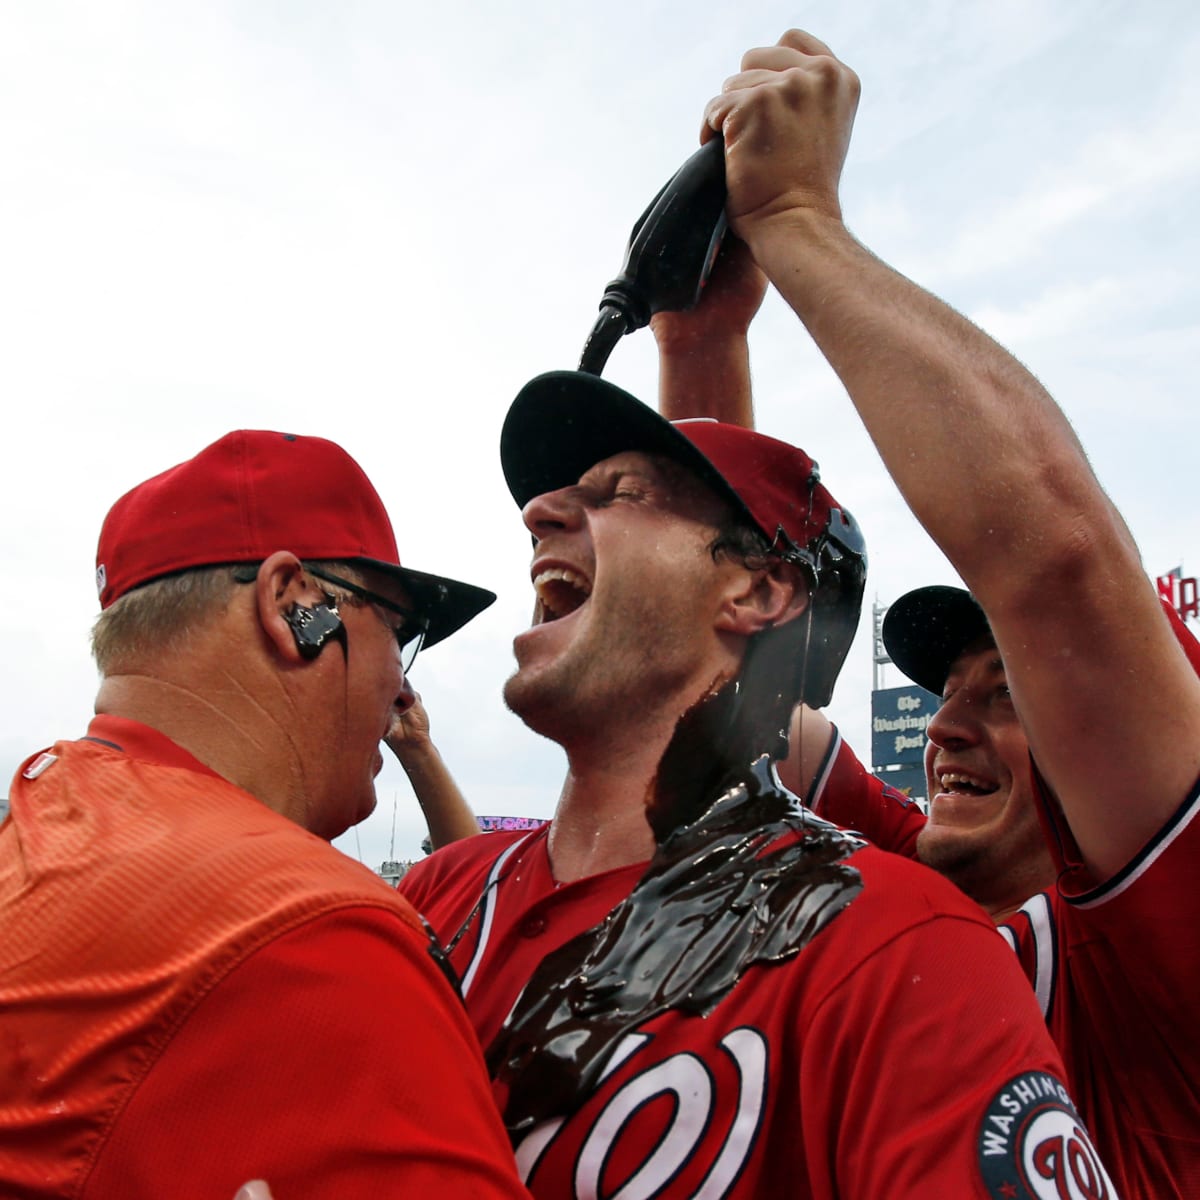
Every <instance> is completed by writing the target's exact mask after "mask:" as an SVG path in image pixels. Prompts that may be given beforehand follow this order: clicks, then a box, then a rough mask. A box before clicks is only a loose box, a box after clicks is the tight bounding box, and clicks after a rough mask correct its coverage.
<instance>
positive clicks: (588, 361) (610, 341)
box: [579, 137, 725, 375]
mask: <svg viewBox="0 0 1200 1200" xmlns="http://www.w3.org/2000/svg"><path fill="white" fill-rule="evenodd" d="M724 235H725V143H724V141H723V140H722V139H721V138H720V137H714V138H712V139H711V140H710V141H708V142H706V143H705V144H704V145H703V146H701V147H700V149H699V150H697V151H696V153H695V154H693V155H692V156H691V158H689V159H688V160H687V162H685V163H684V164H683V166H682V167H680V168H679V170H678V171H676V172H675V174H674V175H673V176H672V177H671V178H670V179H669V180H668V181H667V183H666V185H665V186H664V187H663V189H662V190H661V191H660V192H659V193H658V195H657V196H655V197H654V200H653V201H652V202H651V204H650V207H649V208H647V209H646V211H645V212H644V213H642V215H641V217H640V218H639V219H638V222H637V224H636V225H634V227H633V232H632V233H631V234H630V236H629V246H628V248H627V249H626V251H625V264H624V266H623V267H622V268H621V274H620V275H618V276H617V278H616V279H614V280H613V281H612V283H610V284H609V285H608V288H607V289H606V291H605V293H604V297H603V299H602V300H601V301H600V315H599V317H597V319H596V324H595V325H594V326H593V327H592V332H591V334H590V335H589V336H588V340H587V342H586V343H585V345H584V347H583V354H582V356H581V357H580V360H579V369H580V370H581V371H587V372H588V373H589V374H592V375H599V374H600V373H601V372H602V371H603V370H604V364H605V363H606V362H608V356H609V355H610V354H611V353H612V350H613V347H614V346H615V345H616V344H617V342H618V341H619V340H620V339H621V338H622V337H623V336H624V335H625V334H627V333H632V332H633V331H634V330H635V329H641V327H642V326H643V325H645V324H647V323H648V322H649V320H650V318H651V317H652V316H653V315H654V314H655V313H656V312H677V311H679V310H682V309H688V308H691V307H692V306H693V305H694V304H695V303H696V301H697V300H699V299H700V291H701V289H702V288H703V287H704V283H705V281H706V280H707V279H708V274H709V272H710V271H711V270H712V265H713V260H714V259H715V258H716V257H717V251H718V250H720V248H721V239H722V237H724Z"/></svg>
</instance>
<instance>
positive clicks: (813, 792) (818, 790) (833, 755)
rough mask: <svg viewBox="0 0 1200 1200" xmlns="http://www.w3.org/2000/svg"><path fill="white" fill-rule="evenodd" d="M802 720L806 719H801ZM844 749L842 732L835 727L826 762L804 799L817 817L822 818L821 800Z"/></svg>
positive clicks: (826, 754) (827, 750)
mask: <svg viewBox="0 0 1200 1200" xmlns="http://www.w3.org/2000/svg"><path fill="white" fill-rule="evenodd" d="M800 719H801V720H803V719H804V718H803V717H801V718H800ZM841 748H842V735H841V731H840V730H839V729H838V727H837V726H836V725H834V726H833V737H831V738H830V739H829V746H828V748H827V749H826V751H825V758H824V761H823V762H822V763H821V769H820V770H819V771H818V772H817V775H816V778H815V779H813V783H812V787H810V788H809V789H808V795H807V796H805V797H804V803H805V805H806V806H807V807H809V808H811V809H812V810H813V812H815V813H816V814H817V816H822V815H823V814H822V812H821V798H822V796H823V795H824V792H825V785H826V784H827V783H828V782H829V776H830V775H832V774H833V764H834V763H835V762H837V756H838V751H839V750H840V749H841Z"/></svg>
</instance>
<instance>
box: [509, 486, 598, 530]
mask: <svg viewBox="0 0 1200 1200" xmlns="http://www.w3.org/2000/svg"><path fill="white" fill-rule="evenodd" d="M582 519H583V503H582V501H581V499H580V496H579V489H578V488H574V487H565V488H559V489H558V490H557V491H555V492H543V493H542V494H541V495H540V496H534V498H533V499H532V500H530V501H529V503H528V504H526V505H525V507H524V508H523V509H522V510H521V520H522V521H524V522H525V528H526V529H528V530H529V532H530V533H532V534H533V537H534V541H535V542H538V541H540V540H541V539H542V538H544V537H545V536H546V535H547V534H548V533H554V532H557V531H560V530H564V529H578V528H579V526H580V523H581V522H582Z"/></svg>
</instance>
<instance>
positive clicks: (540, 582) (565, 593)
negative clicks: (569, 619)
mask: <svg viewBox="0 0 1200 1200" xmlns="http://www.w3.org/2000/svg"><path fill="white" fill-rule="evenodd" d="M533 590H534V591H535V592H536V593H537V599H538V605H537V613H536V614H535V622H536V623H537V624H544V623H546V622H547V621H557V620H558V619H559V617H566V616H570V614H571V613H573V612H574V611H575V610H576V609H577V608H579V607H580V606H581V605H582V604H583V602H584V601H585V600H586V599H587V598H588V597H589V596H590V595H591V594H592V585H591V584H590V583H589V582H588V581H587V579H585V578H584V577H583V576H582V575H580V574H579V573H578V572H577V571H572V570H571V569H570V568H569V567H547V568H546V569H545V570H544V571H539V572H538V573H537V575H535V576H534V579H533Z"/></svg>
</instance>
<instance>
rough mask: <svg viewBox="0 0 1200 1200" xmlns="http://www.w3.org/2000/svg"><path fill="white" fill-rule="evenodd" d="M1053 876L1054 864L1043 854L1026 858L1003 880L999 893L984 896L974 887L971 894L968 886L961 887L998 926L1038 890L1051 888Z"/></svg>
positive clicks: (1054, 876)
mask: <svg viewBox="0 0 1200 1200" xmlns="http://www.w3.org/2000/svg"><path fill="white" fill-rule="evenodd" d="M1055 878H1056V872H1055V869H1054V863H1053V861H1052V860H1051V858H1050V855H1049V854H1048V853H1043V854H1040V855H1038V856H1036V860H1031V861H1027V862H1025V863H1023V864H1022V865H1021V867H1020V868H1018V869H1017V870H1016V871H1014V872H1013V873H1012V874H1011V875H1010V876H1009V878H1007V879H1006V880H1005V888H1004V890H1003V891H1002V892H997V893H995V894H994V895H993V894H988V895H984V894H979V893H978V889H976V893H975V894H973V893H972V892H971V891H970V890H968V889H965V888H964V889H963V890H964V891H966V892H967V895H969V896H972V898H973V899H974V900H975V901H976V903H978V904H979V905H980V906H981V907H982V908H983V910H984V911H985V912H986V913H987V915H988V916H989V917H991V918H992V920H993V921H995V922H996V924H997V925H1000V924H1002V923H1003V922H1005V921H1007V920H1008V919H1009V918H1010V917H1012V916H1013V914H1014V913H1016V912H1017V911H1018V910H1019V909H1020V908H1021V906H1022V905H1024V904H1027V903H1028V902H1029V901H1030V900H1031V899H1032V898H1033V897H1034V896H1036V895H1037V894H1038V893H1039V892H1045V891H1048V890H1049V889H1051V888H1052V887H1054V884H1055Z"/></svg>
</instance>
